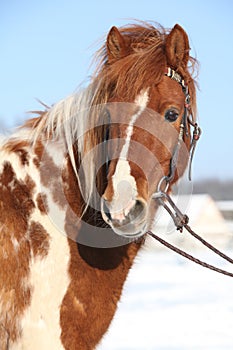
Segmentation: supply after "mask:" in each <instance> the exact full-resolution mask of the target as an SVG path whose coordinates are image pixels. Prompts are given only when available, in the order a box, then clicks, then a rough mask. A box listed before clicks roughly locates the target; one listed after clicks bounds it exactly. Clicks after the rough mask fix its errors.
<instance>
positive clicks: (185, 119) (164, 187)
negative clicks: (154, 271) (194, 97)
mask: <svg viewBox="0 0 233 350" xmlns="http://www.w3.org/2000/svg"><path fill="white" fill-rule="evenodd" d="M165 75H166V76H168V77H169V78H171V79H173V80H175V81H177V82H178V83H179V84H180V85H181V87H182V90H183V92H184V94H185V104H184V113H183V116H182V120H181V124H180V130H179V136H178V141H177V144H176V146H175V148H174V151H173V155H172V157H171V160H170V172H169V174H168V175H164V176H163V177H162V178H161V180H160V181H159V183H158V186H157V191H156V192H155V193H154V194H153V197H152V198H153V199H154V200H156V202H157V203H158V205H160V206H162V207H163V208H164V209H166V211H167V212H168V214H169V215H170V216H171V218H172V220H173V222H174V224H175V226H176V228H177V230H179V231H180V232H182V231H183V228H185V229H186V230H187V231H188V232H189V233H190V234H191V235H192V236H193V237H194V238H195V239H197V240H198V241H199V242H201V243H202V244H203V245H205V246H206V247H207V248H208V249H210V250H211V251H213V252H214V253H215V254H217V255H219V256H220V257H221V258H223V259H224V260H226V261H228V262H229V263H231V264H233V259H231V258H230V257H228V256H227V255H226V254H224V253H223V252H221V251H220V250H218V249H217V248H216V247H214V246H213V245H212V244H210V243H208V242H207V241H206V240H204V239H203V238H202V237H200V236H199V235H198V234H196V233H195V232H194V231H193V230H192V229H191V227H190V226H189V225H188V221H189V218H188V216H187V215H186V214H183V213H182V212H181V211H180V209H179V208H178V207H177V206H176V205H175V203H174V202H173V200H172V198H171V197H170V195H169V193H168V190H169V186H170V184H171V181H172V180H173V179H174V176H175V171H176V167H177V161H178V155H179V150H180V147H181V144H182V142H183V140H184V135H185V134H186V135H187V136H188V124H189V125H190V126H192V127H193V134H192V139H191V145H190V159H189V175H188V176H189V180H191V165H192V160H193V154H194V151H195V148H196V144H197V141H198V140H199V138H200V135H201V129H200V127H199V126H198V124H197V123H196V122H194V121H193V117H192V114H191V106H190V95H189V90H188V86H187V85H186V84H185V81H184V79H183V78H182V77H181V76H180V75H179V74H178V73H177V72H176V71H174V70H173V69H171V68H167V70H166V72H165ZM147 234H149V235H150V236H151V237H153V238H154V239H156V240H157V241H159V242H160V243H161V244H163V245H164V246H166V247H167V248H169V249H171V250H173V251H175V252H176V253H178V254H179V255H182V256H183V257H185V258H187V259H189V260H191V261H193V262H195V263H196V264H199V265H201V266H203V267H206V268H208V269H210V270H213V271H215V272H218V273H221V274H224V275H227V276H230V277H233V273H231V272H228V271H226V270H223V269H220V268H218V267H216V266H213V265H211V264H208V263H206V262H204V261H201V260H199V259H197V258H195V257H193V256H192V255H190V254H188V253H186V252H185V251H183V250H182V249H180V248H178V247H176V246H174V245H172V244H170V243H168V242H167V241H165V240H163V239H162V238H161V237H159V236H157V235H156V234H155V233H153V232H151V231H148V232H147Z"/></svg>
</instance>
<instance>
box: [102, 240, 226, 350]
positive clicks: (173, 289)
mask: <svg viewBox="0 0 233 350" xmlns="http://www.w3.org/2000/svg"><path fill="white" fill-rule="evenodd" d="M189 252H190V253H191V254H194V255H195V256H197V257H198V258H201V259H203V260H205V261H207V262H210V263H214V264H216V265H218V266H219V267H221V268H225V269H227V270H229V271H233V267H232V266H231V265H230V266H229V264H227V263H226V264H225V262H224V261H223V260H222V259H221V258H218V257H215V256H214V255H213V254H212V253H209V252H208V250H205V249H204V250H203V249H202V250H195V252H192V251H189ZM231 253H232V254H231ZM228 254H229V255H233V252H232V250H231V251H228ZM232 291H233V279H231V278H230V277H226V276H223V275H220V274H217V273H215V272H213V271H210V270H207V269H205V268H203V267H200V266H198V265H196V264H194V263H192V262H189V261H186V260H185V259H184V258H182V257H179V256H178V255H176V254H175V253H173V252H171V251H167V250H166V248H159V243H157V244H155V245H154V247H153V248H150V249H148V248H145V249H144V250H143V251H142V252H140V253H139V257H138V258H137V259H136V263H135V265H134V267H133V269H132V270H131V272H130V274H129V278H128V280H127V282H126V284H125V288H124V293H123V296H122V299H121V302H120V304H119V308H118V311H117V313H116V316H115V318H114V320H113V322H112V324H111V327H110V329H109V331H108V333H107V335H106V336H105V338H104V340H103V341H102V343H101V344H100V345H99V346H98V348H97V349H98V350H168V349H169V350H228V349H229V350H230V349H231V350H232V349H233V298H232Z"/></svg>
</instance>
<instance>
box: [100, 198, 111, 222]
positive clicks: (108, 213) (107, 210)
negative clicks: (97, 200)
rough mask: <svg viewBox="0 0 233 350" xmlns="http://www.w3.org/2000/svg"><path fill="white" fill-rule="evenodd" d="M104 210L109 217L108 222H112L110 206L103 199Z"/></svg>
mask: <svg viewBox="0 0 233 350" xmlns="http://www.w3.org/2000/svg"><path fill="white" fill-rule="evenodd" d="M102 210H103V212H104V214H105V215H106V216H107V218H108V220H110V221H111V220H112V217H111V214H110V211H109V209H108V205H107V203H106V200H104V199H103V207H102Z"/></svg>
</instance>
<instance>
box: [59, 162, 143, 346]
mask: <svg viewBox="0 0 233 350" xmlns="http://www.w3.org/2000/svg"><path fill="white" fill-rule="evenodd" d="M68 173H69V174H70V176H69V181H68V183H69V186H68V187H67V193H66V196H67V198H68V201H69V208H68V209H67V212H66V222H65V231H66V234H67V235H68V236H69V237H72V239H71V238H69V239H68V245H69V249H70V263H69V271H68V272H69V277H70V285H69V288H68V290H67V292H66V295H65V297H64V299H63V303H62V306H61V316H60V322H61V328H62V330H63V332H62V343H63V344H64V345H65V348H66V349H70V350H76V349H77V346H78V348H80V349H83V350H88V349H93V348H95V346H96V345H97V344H98V343H99V341H100V340H101V338H102V337H103V335H104V333H105V332H106V331H107V329H108V327H109V324H110V322H111V321H112V318H113V316H114V314H115V311H116V308H117V303H118V301H119V299H120V296H121V293H122V288H123V285H124V282H125V280H126V277H127V275H128V272H129V270H130V268H131V266H132V263H133V261H134V258H135V256H136V254H137V252H138V250H139V248H140V247H141V244H142V241H139V242H133V243H128V244H125V245H122V240H121V241H120V238H119V237H115V234H114V232H113V231H111V230H110V229H108V228H104V227H101V225H102V223H101V220H102V219H101V217H100V215H99V214H100V213H98V211H93V210H91V209H90V208H88V210H87V211H86V212H85V214H84V215H83V216H82V220H80V221H79V225H78V226H77V219H76V215H79V214H80V213H82V209H81V208H80V203H82V201H81V193H80V189H79V185H78V182H77V180H76V178H75V174H74V172H73V170H72V166H71V164H69V171H68ZM74 214H76V215H74ZM96 223H98V225H99V226H100V227H96ZM106 236H108V238H106ZM74 238H75V239H74ZM82 241H83V242H84V244H82V243H80V242H82ZM117 243H119V246H116V247H112V248H99V247H101V246H108V245H110V246H111V244H112V246H113V245H114V244H115V245H116V244H117ZM120 243H121V245H120ZM88 244H90V245H95V247H93V246H92V247H91V246H88ZM97 246H98V247H97ZM87 339H88V345H87Z"/></svg>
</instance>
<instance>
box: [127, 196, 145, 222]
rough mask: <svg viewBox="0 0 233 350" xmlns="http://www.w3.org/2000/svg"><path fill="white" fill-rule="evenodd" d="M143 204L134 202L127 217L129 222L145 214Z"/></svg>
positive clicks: (137, 201) (138, 201) (139, 201)
mask: <svg viewBox="0 0 233 350" xmlns="http://www.w3.org/2000/svg"><path fill="white" fill-rule="evenodd" d="M145 208H146V207H145V204H144V202H142V201H141V200H136V202H135V205H134V207H133V208H132V209H131V210H130V212H129V214H128V216H129V218H130V219H131V220H135V219H136V218H138V217H139V216H142V214H143V213H144V212H145Z"/></svg>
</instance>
